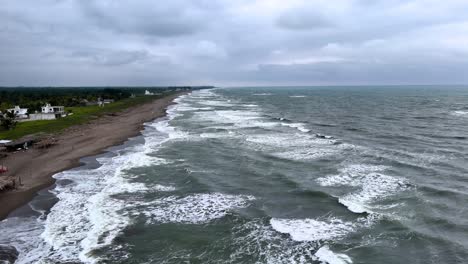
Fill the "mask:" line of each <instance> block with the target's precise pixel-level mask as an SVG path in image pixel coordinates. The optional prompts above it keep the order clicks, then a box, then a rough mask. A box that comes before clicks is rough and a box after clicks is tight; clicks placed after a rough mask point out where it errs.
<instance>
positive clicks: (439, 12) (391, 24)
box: [0, 0, 468, 85]
mask: <svg viewBox="0 0 468 264" xmlns="http://www.w3.org/2000/svg"><path fill="white" fill-rule="evenodd" d="M465 10H468V3H467V2H466V1H463V0H448V1H444V2H440V1H436V0H412V1H403V0H389V1H383V0H379V1H368V0H342V1H328V0H317V1H313V2H312V1H306V0H294V1H282V0H254V1H248V0H240V1H228V0H210V1H208V0H198V1H197V0H171V1H165V0H161V1H153V0H120V1H112V0H102V1H91V0H35V1H26V0H4V1H3V2H2V5H1V6H0V85H157V84H161V85H162V84H168V85H176V84H194V85H196V84H206V83H211V84H215V85H241V84H254V85H255V84H261V85H269V84H282V85H287V84H291V85H292V84H300V85H306V84H312V85H313V84H366V83H369V84H371V83H372V84H386V83H391V84H397V83H411V84H416V83H468V79H467V77H465V75H466V74H464V73H465V72H466V71H467V70H468V37H466V36H468V19H467V18H466V11H465Z"/></svg>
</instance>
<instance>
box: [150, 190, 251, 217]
mask: <svg viewBox="0 0 468 264" xmlns="http://www.w3.org/2000/svg"><path fill="white" fill-rule="evenodd" d="M252 200H254V197H252V196H245V195H229V194H221V193H210V194H194V195H190V196H187V197H183V198H180V197H176V196H169V197H165V198H161V199H159V200H157V201H154V202H152V203H151V204H145V205H144V206H145V208H148V209H145V210H147V211H145V212H144V214H145V215H146V217H148V218H149V219H150V222H153V223H187V224H202V223H208V222H210V221H212V220H214V219H218V218H222V217H224V216H225V215H227V214H229V213H230V212H231V211H232V210H234V209H236V208H244V207H247V206H248V205H249V202H250V201H252Z"/></svg>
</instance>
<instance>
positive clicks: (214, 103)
mask: <svg viewBox="0 0 468 264" xmlns="http://www.w3.org/2000/svg"><path fill="white" fill-rule="evenodd" d="M198 103H199V104H202V105H208V106H218V107H219V106H221V107H231V106H234V104H232V103H230V102H228V101H219V100H206V101H201V102H198Z"/></svg>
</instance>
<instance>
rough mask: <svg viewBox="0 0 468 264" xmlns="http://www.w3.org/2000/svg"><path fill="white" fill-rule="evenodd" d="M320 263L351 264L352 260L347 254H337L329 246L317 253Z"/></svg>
mask: <svg viewBox="0 0 468 264" xmlns="http://www.w3.org/2000/svg"><path fill="white" fill-rule="evenodd" d="M315 256H316V257H317V258H318V261H320V262H321V263H326V264H350V263H353V261H352V260H351V258H350V257H349V256H347V255H345V254H337V253H334V252H333V251H331V250H330V248H329V247H328V246H323V247H321V248H319V250H317V252H315Z"/></svg>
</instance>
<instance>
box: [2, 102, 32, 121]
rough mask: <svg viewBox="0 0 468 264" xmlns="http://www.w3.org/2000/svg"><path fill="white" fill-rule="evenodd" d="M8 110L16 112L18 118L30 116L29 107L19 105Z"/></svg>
mask: <svg viewBox="0 0 468 264" xmlns="http://www.w3.org/2000/svg"><path fill="white" fill-rule="evenodd" d="M7 111H8V112H10V113H14V114H15V117H16V118H18V119H25V118H28V109H27V108H20V107H19V106H18V105H17V106H15V108H10V109H7Z"/></svg>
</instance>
